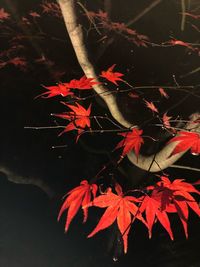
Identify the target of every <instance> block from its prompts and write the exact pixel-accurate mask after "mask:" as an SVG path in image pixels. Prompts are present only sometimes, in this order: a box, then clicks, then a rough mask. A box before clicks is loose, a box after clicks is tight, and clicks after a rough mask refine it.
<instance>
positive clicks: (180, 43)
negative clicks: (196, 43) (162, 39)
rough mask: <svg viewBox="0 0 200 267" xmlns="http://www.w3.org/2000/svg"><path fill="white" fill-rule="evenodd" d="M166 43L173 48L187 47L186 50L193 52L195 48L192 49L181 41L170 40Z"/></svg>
mask: <svg viewBox="0 0 200 267" xmlns="http://www.w3.org/2000/svg"><path fill="white" fill-rule="evenodd" d="M168 43H169V44H170V45H173V46H176V45H179V46H184V47H187V48H188V49H191V50H193V51H195V48H194V47H192V46H191V45H190V44H189V43H187V42H184V41H181V40H176V39H172V40H170V41H168Z"/></svg>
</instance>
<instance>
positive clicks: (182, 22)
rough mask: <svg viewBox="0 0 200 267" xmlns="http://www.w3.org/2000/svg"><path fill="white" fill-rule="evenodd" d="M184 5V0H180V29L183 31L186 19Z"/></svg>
mask: <svg viewBox="0 0 200 267" xmlns="http://www.w3.org/2000/svg"><path fill="white" fill-rule="evenodd" d="M185 12H186V5H185V0H181V14H182V19H181V31H182V32H183V31H184V29H185V20H186V15H185Z"/></svg>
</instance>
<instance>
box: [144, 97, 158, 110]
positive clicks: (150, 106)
mask: <svg viewBox="0 0 200 267" xmlns="http://www.w3.org/2000/svg"><path fill="white" fill-rule="evenodd" d="M144 102H145V104H146V106H147V108H149V109H150V110H151V111H153V112H156V113H158V109H157V108H156V106H155V105H154V103H153V102H148V101H147V100H144Z"/></svg>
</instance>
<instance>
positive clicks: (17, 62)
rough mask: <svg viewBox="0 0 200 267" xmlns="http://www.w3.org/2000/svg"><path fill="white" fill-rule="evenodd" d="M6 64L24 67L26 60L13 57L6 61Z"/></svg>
mask: <svg viewBox="0 0 200 267" xmlns="http://www.w3.org/2000/svg"><path fill="white" fill-rule="evenodd" d="M8 64H13V65H14V66H16V67H23V68H24V67H26V65H27V61H26V59H25V58H23V57H14V58H12V59H10V60H9V61H8Z"/></svg>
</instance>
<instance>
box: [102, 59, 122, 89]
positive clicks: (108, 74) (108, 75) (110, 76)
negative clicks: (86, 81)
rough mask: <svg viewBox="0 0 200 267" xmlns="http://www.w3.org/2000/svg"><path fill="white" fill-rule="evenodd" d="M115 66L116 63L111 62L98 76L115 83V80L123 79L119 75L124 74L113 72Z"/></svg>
mask: <svg viewBox="0 0 200 267" xmlns="http://www.w3.org/2000/svg"><path fill="white" fill-rule="evenodd" d="M115 66H116V64H113V65H112V66H111V67H110V68H108V69H107V70H106V71H102V72H101V75H100V76H101V77H103V78H105V79H107V80H108V81H110V82H112V83H114V84H115V85H118V84H117V82H116V81H123V80H122V79H121V78H120V77H122V76H124V74H122V73H120V72H113V69H114V67H115Z"/></svg>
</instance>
